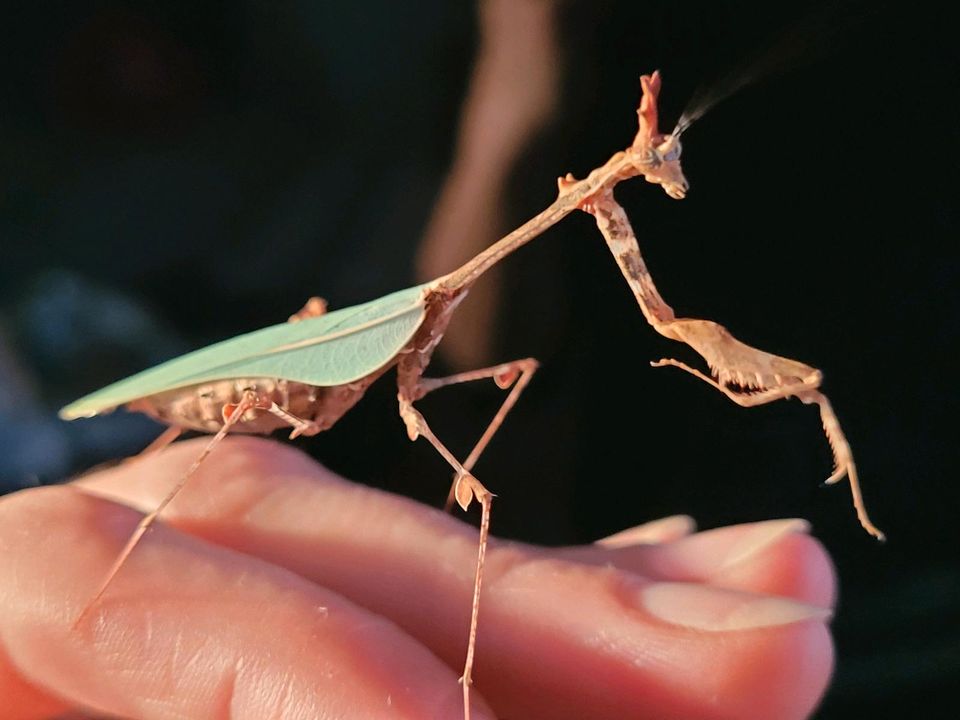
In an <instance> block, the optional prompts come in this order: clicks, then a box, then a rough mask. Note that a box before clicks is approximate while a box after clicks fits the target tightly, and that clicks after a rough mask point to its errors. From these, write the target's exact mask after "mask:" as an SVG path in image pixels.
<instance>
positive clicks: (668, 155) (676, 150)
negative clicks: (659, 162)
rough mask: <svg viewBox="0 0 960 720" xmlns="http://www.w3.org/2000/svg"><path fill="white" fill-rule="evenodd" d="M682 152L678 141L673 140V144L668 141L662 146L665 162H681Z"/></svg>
mask: <svg viewBox="0 0 960 720" xmlns="http://www.w3.org/2000/svg"><path fill="white" fill-rule="evenodd" d="M681 150H682V148H681V147H680V142H679V141H678V140H673V141H672V142H671V141H669V140H668V141H667V142H665V143H664V144H663V145H661V146H660V153H661V156H662V157H663V161H664V162H672V161H674V160H679V159H680V152H681Z"/></svg>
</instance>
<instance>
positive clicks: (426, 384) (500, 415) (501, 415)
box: [418, 358, 540, 511]
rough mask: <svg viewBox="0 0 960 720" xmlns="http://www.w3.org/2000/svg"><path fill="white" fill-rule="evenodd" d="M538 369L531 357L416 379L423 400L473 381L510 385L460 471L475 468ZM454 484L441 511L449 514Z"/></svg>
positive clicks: (453, 495)
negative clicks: (434, 393) (437, 392)
mask: <svg viewBox="0 0 960 720" xmlns="http://www.w3.org/2000/svg"><path fill="white" fill-rule="evenodd" d="M539 366H540V363H538V362H537V361H536V360H534V359H533V358H525V359H523V360H513V361H512V362H506V363H501V364H499V365H493V366H491V367H486V368H480V369H479V370H468V371H467V372H461V373H456V374H455V375H448V376H446V377H442V378H422V379H421V380H420V382H419V384H418V389H419V391H420V392H421V394H420V395H419V397H423V396H424V395H426V394H427V393H431V392H433V391H434V390H438V389H440V388H442V387H447V386H449V385H456V384H459V383H465V382H473V381H474V380H486V379H487V378H493V381H494V382H495V383H496V384H497V387H499V388H500V389H501V390H506V389H507V388H508V387H510V386H511V385H513V388H512V389H511V390H510V394H509V395H507V397H506V398H505V399H504V401H503V404H502V405H500V409H499V410H497V414H496V415H494V416H493V420H491V421H490V424H489V425H487V429H486V430H484V431H483V435H481V436H480V439H479V440H478V441H477V444H476V445H474V446H473V450H471V451H470V454H469V455H468V456H467V459H466V460H464V462H463V467H464V469H466V470H467V471H471V470H473V467H474V465H476V464H477V461H478V460H479V459H480V455H481V454H482V453H483V451H484V450H486V449H487V445H489V444H490V441H491V440H492V439H493V436H494V435H495V434H496V432H497V430H499V429H500V426H501V425H502V424H503V421H504V420H505V419H506V417H507V414H508V413H509V412H510V411H511V410H512V409H513V406H514V405H516V404H517V400H519V399H520V395H521V394H522V393H523V391H524V388H526V387H527V385H528V384H529V383H530V380H531V379H532V378H533V374H534V373H535V372H536V371H537V368H538V367H539ZM457 482H458V479H457V476H454V479H453V484H452V485H451V486H450V492H449V493H448V494H447V501H446V503H445V505H444V510H447V511H449V510H450V509H451V508H452V507H453V503H454V501H455V500H456V497H457V496H456V490H457Z"/></svg>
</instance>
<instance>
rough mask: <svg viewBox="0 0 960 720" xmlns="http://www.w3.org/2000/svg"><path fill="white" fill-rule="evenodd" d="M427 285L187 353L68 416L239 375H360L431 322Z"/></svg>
mask: <svg viewBox="0 0 960 720" xmlns="http://www.w3.org/2000/svg"><path fill="white" fill-rule="evenodd" d="M426 287H427V286H426V285H418V286H417V287H412V288H407V289H406V290H400V291H398V292H395V293H392V294H390V295H386V296H384V297H382V298H380V299H378V300H373V301H371V302H368V303H364V304H362V305H354V306H353V307H348V308H343V309H342V310H336V311H334V312H331V313H327V314H325V315H321V316H319V317H315V318H308V319H306V320H301V321H300V322H296V323H283V324H281V325H273V326H271V327H268V328H264V329H263V330H257V331H255V332H252V333H247V334H246V335H239V336H237V337H235V338H231V339H230V340H224V341H223V342H219V343H216V344H214V345H210V346H209V347H205V348H202V349H201V350H196V351H194V352H191V353H187V354H186V355H181V356H180V357H178V358H174V359H173V360H170V361H168V362H165V363H163V364H162V365H157V366H156V367H153V368H150V369H149V370H144V371H143V372H141V373H137V374H136V375H133V376H131V377H129V378H127V379H126V380H120V381H119V382H115V383H113V384H112V385H108V386H107V387H105V388H103V389H102V390H98V391H97V392H95V393H92V394H90V395H87V396H86V397H82V398H80V399H79V400H77V401H76V402H73V403H71V404H69V405H67V406H66V407H65V408H63V409H62V410H61V411H60V417H62V418H63V419H64V420H73V419H75V418H78V417H91V416H93V415H97V414H98V413H102V412H107V411H109V410H112V409H114V408H116V407H118V406H120V405H123V404H124V403H127V402H130V401H132V400H136V399H137V398H141V397H146V396H148V395H154V394H156V393H160V392H165V391H167V390H174V389H176V388H180V387H187V386H190V385H196V384H198V383H204V382H212V381H215V380H229V379H231V378H241V377H244V378H246V377H250V378H254V377H269V378H280V379H283V380H290V381H292V382H300V383H304V384H307V385H317V386H321V387H322V386H331V385H342V384H344V383H348V382H352V381H354V380H358V379H359V378H362V377H364V376H366V375H369V374H370V373H372V372H373V371H375V370H377V369H379V368H381V367H383V366H384V365H385V364H387V363H388V362H390V360H392V359H393V358H394V356H395V355H396V354H397V353H398V352H399V351H400V350H401V349H402V348H403V346H404V345H406V344H407V343H408V342H409V341H410V339H411V338H412V337H413V335H414V333H415V332H416V331H417V329H418V328H419V327H420V325H421V323H423V318H424V314H425V306H424V290H425V288H426Z"/></svg>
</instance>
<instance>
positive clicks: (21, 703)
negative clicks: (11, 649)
mask: <svg viewBox="0 0 960 720" xmlns="http://www.w3.org/2000/svg"><path fill="white" fill-rule="evenodd" d="M2 637H3V635H2V633H0V638H2ZM2 646H3V643H2V642H0V698H3V717H4V718H6V720H41V719H42V718H52V717H57V716H59V715H61V714H62V713H64V712H65V711H66V710H67V709H68V707H69V706H68V705H67V704H66V703H64V702H63V701H62V700H59V699H58V698H56V697H53V696H51V695H50V693H48V692H46V691H44V690H42V689H41V688H38V687H36V686H34V685H32V684H31V683H30V682H28V681H27V680H26V679H25V678H24V677H23V675H22V674H21V673H20V671H19V670H18V669H17V668H16V667H15V666H14V665H13V663H12V662H11V659H10V658H9V657H7V656H6V655H4V653H3V651H2Z"/></svg>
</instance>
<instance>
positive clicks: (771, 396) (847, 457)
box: [559, 176, 884, 540]
mask: <svg viewBox="0 0 960 720" xmlns="http://www.w3.org/2000/svg"><path fill="white" fill-rule="evenodd" d="M574 183H575V181H574V180H573V178H572V177H570V176H568V177H567V178H562V179H561V180H560V181H559V185H560V193H561V196H562V195H563V194H564V193H565V192H567V191H568V188H570V187H572V186H573V185H574ZM580 209H582V210H584V211H585V212H588V213H590V214H591V215H593V216H594V218H595V219H596V221H597V227H598V228H599V229H600V232H601V233H602V234H603V237H604V239H605V240H606V241H607V245H608V246H609V248H610V251H611V252H612V253H613V256H614V258H615V259H616V261H617V264H618V265H619V266H620V270H621V272H622V273H623V276H624V278H625V279H626V281H627V283H628V285H629V286H630V289H631V290H632V291H633V294H634V297H636V299H637V303H638V304H639V305H640V310H641V311H642V312H643V315H644V317H645V318H646V319H647V321H648V322H649V323H650V324H651V325H652V326H653V328H654V329H655V330H656V331H657V332H658V333H660V334H661V335H663V336H664V337H667V338H670V339H671V340H678V341H680V342H683V343H686V344H687V345H689V346H690V347H691V348H693V349H694V350H696V351H697V352H698V353H699V354H700V355H701V356H702V357H703V359H704V360H706V361H707V365H709V367H710V370H711V373H712V374H713V377H712V378H711V377H708V376H707V375H705V374H704V373H702V372H700V371H699V370H697V369H695V368H692V367H690V366H689V365H687V364H686V363H683V362H680V361H679V360H673V359H663V360H660V361H659V362H655V363H651V364H652V365H653V366H654V367H664V366H667V365H672V366H674V367H678V368H680V369H681V370H686V371H687V372H688V373H690V374H691V375H694V376H696V377H698V378H700V379H701V380H703V381H704V382H706V383H708V384H709V385H711V386H712V387H714V388H716V389H717V390H719V391H720V392H722V393H723V394H724V395H726V396H727V397H728V398H730V399H731V400H732V401H733V402H735V403H737V404H738V405H740V406H742V407H756V406H758V405H765V404H766V403H770V402H773V401H775V400H781V399H784V398H789V397H797V398H799V399H800V400H801V401H802V402H804V403H806V404H811V403H816V404H817V405H818V406H819V407H820V417H821V420H822V422H823V428H824V432H825V433H826V436H827V440H828V442H829V443H830V447H831V448H832V450H833V457H834V462H835V470H834V472H833V474H832V475H831V476H830V477H829V478H828V479H827V481H826V482H827V483H828V484H832V483H835V482H838V481H840V480H841V479H842V478H843V477H844V476H846V477H848V478H849V480H850V491H851V494H852V495H853V505H854V508H855V509H856V511H857V518H858V519H859V520H860V524H861V525H862V526H863V528H864V529H865V530H866V531H867V532H868V533H870V534H871V535H873V536H874V537H876V538H877V539H879V540H883V539H884V534H883V533H882V532H881V531H880V530H879V529H878V528H877V526H876V525H874V524H873V523H872V522H871V521H870V517H869V516H868V515H867V510H866V507H865V506H864V503H863V495H862V493H861V491H860V483H859V479H858V477H857V468H856V464H855V463H854V461H853V452H852V451H851V450H850V445H849V443H848V442H847V439H846V437H845V436H844V434H843V431H842V430H841V428H840V423H839V421H838V420H837V416H836V414H834V412H833V408H832V407H831V405H830V401H829V400H827V397H826V396H825V395H824V394H823V393H821V392H820V391H819V390H818V388H819V387H820V383H821V382H822V381H823V374H822V373H821V372H820V371H819V370H817V369H816V368H813V367H810V366H809V365H805V364H804V363H801V362H798V361H797V360H791V359H790V358H785V357H781V356H779V355H774V354H772V353H768V352H764V351H763V350H759V349H757V348H754V347H751V346H750V345H747V344H746V343H742V342H740V341H739V340H737V339H736V338H735V337H734V336H733V335H731V334H730V332H729V331H728V330H727V329H726V328H725V327H723V326H722V325H719V324H717V323H715V322H713V321H711V320H699V319H694V318H677V317H676V316H675V315H674V312H673V309H672V308H671V307H670V306H669V305H667V303H666V302H664V300H663V298H662V297H661V296H660V293H659V292H658V291H657V288H656V285H654V282H653V278H652V277H651V275H650V272H649V270H648V269H647V266H646V263H644V261H643V257H642V256H641V254H640V247H639V245H638V243H637V239H636V235H635V234H634V232H633V227H632V226H631V225H630V220H629V219H628V218H627V214H626V212H625V211H624V210H623V208H622V207H621V206H620V205H619V203H617V201H616V200H615V199H614V197H613V191H612V190H611V189H601V190H600V191H599V192H597V193H594V194H593V195H591V196H589V197H587V198H585V199H584V200H583V201H581V203H580Z"/></svg>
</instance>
